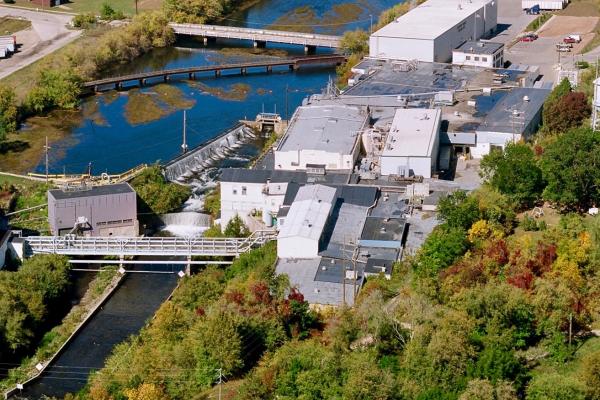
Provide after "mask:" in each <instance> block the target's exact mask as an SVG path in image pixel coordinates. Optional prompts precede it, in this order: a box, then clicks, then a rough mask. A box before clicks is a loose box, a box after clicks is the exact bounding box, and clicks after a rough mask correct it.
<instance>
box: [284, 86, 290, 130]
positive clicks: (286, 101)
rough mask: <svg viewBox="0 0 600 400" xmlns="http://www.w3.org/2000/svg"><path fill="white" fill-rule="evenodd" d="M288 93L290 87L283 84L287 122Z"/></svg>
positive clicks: (286, 118)
mask: <svg viewBox="0 0 600 400" xmlns="http://www.w3.org/2000/svg"><path fill="white" fill-rule="evenodd" d="M289 92H290V85H289V84H287V83H286V84H285V120H286V121H287V120H288V93H289Z"/></svg>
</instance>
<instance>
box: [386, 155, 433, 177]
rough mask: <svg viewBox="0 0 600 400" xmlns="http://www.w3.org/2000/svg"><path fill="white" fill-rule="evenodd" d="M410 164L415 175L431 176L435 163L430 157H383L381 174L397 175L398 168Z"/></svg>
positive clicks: (409, 166)
mask: <svg viewBox="0 0 600 400" xmlns="http://www.w3.org/2000/svg"><path fill="white" fill-rule="evenodd" d="M401 166H408V168H409V169H410V170H411V172H412V173H413V174H415V175H421V176H423V177H424V178H431V173H432V171H433V170H435V164H434V162H433V160H432V159H431V158H430V157H383V156H382V157H381V175H396V174H398V168H399V167H401Z"/></svg>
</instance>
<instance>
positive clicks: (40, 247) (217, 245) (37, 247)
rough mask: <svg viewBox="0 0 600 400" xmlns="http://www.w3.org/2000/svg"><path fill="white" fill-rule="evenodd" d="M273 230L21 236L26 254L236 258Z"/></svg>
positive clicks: (270, 237) (273, 235) (264, 240)
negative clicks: (217, 234)
mask: <svg viewBox="0 0 600 400" xmlns="http://www.w3.org/2000/svg"><path fill="white" fill-rule="evenodd" d="M276 237H277V235H276V232H274V231H257V232H254V233H253V234H252V235H251V236H250V237H247V238H203V237H199V238H180V237H140V238H126V237H89V238H84V237H69V236H30V237H25V238H24V240H25V242H26V243H27V246H28V248H26V249H25V251H26V252H27V253H29V254H32V255H35V254H61V255H67V256H117V257H126V256H127V257H128V256H157V257H158V256H160V257H164V256H178V257H188V259H190V258H191V257H196V256H198V257H199V256H204V257H227V256H230V257H237V256H239V255H240V254H243V253H246V252H248V251H250V250H252V249H253V248H255V247H259V246H261V245H263V244H265V243H267V242H269V241H271V240H274V239H276Z"/></svg>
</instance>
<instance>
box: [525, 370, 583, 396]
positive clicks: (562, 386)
mask: <svg viewBox="0 0 600 400" xmlns="http://www.w3.org/2000/svg"><path fill="white" fill-rule="evenodd" d="M527 400H585V387H584V385H583V384H582V383H581V382H579V381H578V380H577V379H576V378H573V377H569V376H565V375H562V374H557V373H548V374H542V375H538V376H536V377H534V378H533V379H532V381H531V382H530V384H529V386H528V388H527Z"/></svg>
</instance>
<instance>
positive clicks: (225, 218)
mask: <svg viewBox="0 0 600 400" xmlns="http://www.w3.org/2000/svg"><path fill="white" fill-rule="evenodd" d="M244 188H245V190H244ZM265 189H267V190H266V191H265ZM286 189H287V182H282V183H270V184H265V183H239V182H236V183H233V182H221V228H222V229H225V227H226V226H227V223H229V221H231V219H233V218H234V217H235V216H236V215H238V216H239V217H240V218H242V220H244V222H246V223H247V221H248V218H249V215H250V213H251V212H252V211H253V210H256V211H262V213H263V215H264V214H265V213H271V214H274V215H276V214H277V211H279V208H280V207H281V205H282V204H283V199H284V197H285V192H286Z"/></svg>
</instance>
